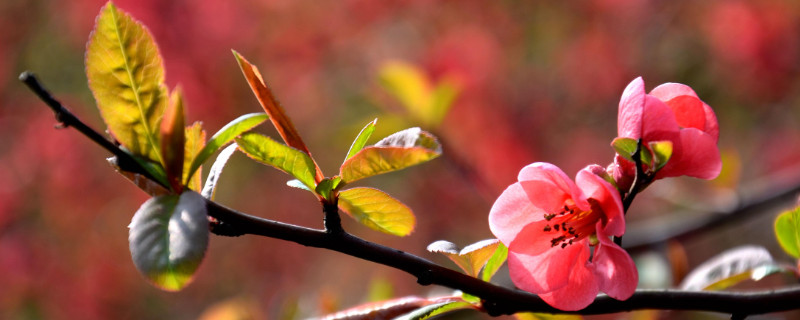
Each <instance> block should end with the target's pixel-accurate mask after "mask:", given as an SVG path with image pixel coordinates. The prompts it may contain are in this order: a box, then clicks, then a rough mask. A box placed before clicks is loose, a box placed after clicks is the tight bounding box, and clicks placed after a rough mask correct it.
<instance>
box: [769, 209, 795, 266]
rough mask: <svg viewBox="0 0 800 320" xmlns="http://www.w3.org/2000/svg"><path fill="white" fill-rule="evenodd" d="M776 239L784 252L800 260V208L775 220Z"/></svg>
mask: <svg viewBox="0 0 800 320" xmlns="http://www.w3.org/2000/svg"><path fill="white" fill-rule="evenodd" d="M775 237H777V238H778V243H780V245H781V248H783V251H785V252H786V253H788V254H789V255H790V256H792V257H795V258H800V207H797V208H794V209H793V210H789V211H785V212H783V213H781V214H780V215H779V216H778V217H777V218H776V219H775Z"/></svg>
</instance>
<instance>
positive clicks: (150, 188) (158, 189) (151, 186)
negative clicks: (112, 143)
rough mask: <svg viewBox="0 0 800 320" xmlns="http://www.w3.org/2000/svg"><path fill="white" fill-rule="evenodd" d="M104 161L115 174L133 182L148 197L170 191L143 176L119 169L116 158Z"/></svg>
mask: <svg viewBox="0 0 800 320" xmlns="http://www.w3.org/2000/svg"><path fill="white" fill-rule="evenodd" d="M106 160H107V161H108V163H109V164H110V165H111V167H113V168H114V170H117V173H119V174H121V175H122V176H123V177H125V178H127V179H128V180H130V181H131V182H133V184H134V185H136V187H138V188H139V189H141V190H142V191H144V192H145V193H147V194H149V195H150V196H160V195H164V194H168V193H170V191H169V190H168V189H167V188H166V187H165V186H166V185H161V184H159V183H158V182H155V181H153V180H150V179H149V178H147V177H145V176H144V175H141V174H138V173H133V172H130V171H126V170H123V169H122V168H120V166H119V165H118V163H117V162H118V159H117V157H110V158H107V159H106ZM148 163H151V162H148Z"/></svg>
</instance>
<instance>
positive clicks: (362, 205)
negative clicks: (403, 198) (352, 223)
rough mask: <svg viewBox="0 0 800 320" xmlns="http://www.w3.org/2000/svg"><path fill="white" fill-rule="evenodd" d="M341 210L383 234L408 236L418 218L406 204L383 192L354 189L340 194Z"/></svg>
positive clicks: (370, 189) (371, 189) (369, 189)
mask: <svg viewBox="0 0 800 320" xmlns="http://www.w3.org/2000/svg"><path fill="white" fill-rule="evenodd" d="M339 208H340V209H342V211H344V212H346V213H347V214H348V215H350V216H351V217H353V218H354V219H356V221H358V222H360V223H361V224H363V225H365V226H367V227H370V228H372V229H375V230H378V231H380V232H383V233H388V234H393V235H396V236H407V235H409V234H410V233H411V231H414V224H415V223H416V218H415V217H414V213H413V212H412V211H411V209H409V208H408V207H407V206H406V205H405V204H403V203H402V202H400V201H399V200H397V199H395V198H393V197H392V196H390V195H388V194H386V193H385V192H383V191H380V190H378V189H373V188H361V187H360V188H352V189H347V190H343V191H341V192H339Z"/></svg>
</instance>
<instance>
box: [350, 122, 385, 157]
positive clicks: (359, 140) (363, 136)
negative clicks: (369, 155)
mask: <svg viewBox="0 0 800 320" xmlns="http://www.w3.org/2000/svg"><path fill="white" fill-rule="evenodd" d="M377 122H378V119H377V118H376V119H375V120H372V121H370V122H369V123H367V125H366V126H364V129H361V132H359V133H358V136H356V139H355V140H353V144H351V145H350V150H348V151H347V157H345V158H344V160H345V161H347V159H350V158H352V157H353V156H354V155H355V154H356V153H358V152H359V151H361V149H364V146H365V145H367V140H368V139H369V137H370V136H371V135H372V132H374V131H375V123H377Z"/></svg>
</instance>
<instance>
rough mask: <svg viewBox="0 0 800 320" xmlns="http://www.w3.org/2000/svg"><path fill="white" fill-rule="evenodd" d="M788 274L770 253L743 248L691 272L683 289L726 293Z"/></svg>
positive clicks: (718, 256)
mask: <svg viewBox="0 0 800 320" xmlns="http://www.w3.org/2000/svg"><path fill="white" fill-rule="evenodd" d="M783 271H788V270H787V269H786V268H784V267H781V266H779V265H778V264H777V263H775V262H774V261H773V260H772V256H771V255H770V254H769V252H768V251H767V249H764V248H763V247H758V246H741V247H736V248H733V249H729V250H726V251H724V252H722V253H720V254H718V255H716V256H714V257H713V258H711V259H709V260H708V261H706V262H704V263H703V264H701V265H700V266H698V267H697V268H696V269H694V270H693V271H692V272H690V273H689V274H688V275H687V276H686V278H685V279H684V280H683V282H682V283H681V285H680V288H681V289H684V290H722V289H726V288H729V287H731V286H733V285H735V284H737V283H740V282H742V281H744V280H748V279H752V280H755V281H758V280H760V279H761V278H763V277H765V276H767V275H770V274H773V273H776V272H783Z"/></svg>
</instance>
